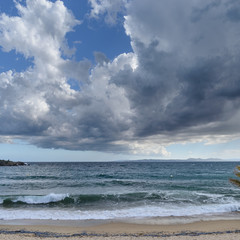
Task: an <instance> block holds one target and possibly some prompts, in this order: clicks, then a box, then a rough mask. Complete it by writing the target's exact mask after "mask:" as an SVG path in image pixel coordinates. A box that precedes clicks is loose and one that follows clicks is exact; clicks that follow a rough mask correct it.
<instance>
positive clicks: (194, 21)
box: [0, 0, 240, 156]
mask: <svg viewBox="0 0 240 240" xmlns="http://www.w3.org/2000/svg"><path fill="white" fill-rule="evenodd" d="M89 2H90V4H91V6H92V12H91V14H90V16H91V17H94V18H96V17H98V18H104V19H105V21H106V23H107V24H111V25H113V24H114V23H115V22H116V24H119V21H118V19H117V18H118V17H119V11H124V14H125V17H124V22H123V24H124V27H125V30H126V34H128V35H129V36H130V39H131V44H132V48H133V52H130V53H122V54H121V55H119V56H117V57H116V58H115V59H113V60H111V61H109V60H108V59H107V58H106V57H105V55H104V53H99V52H97V53H95V57H96V61H97V62H98V63H97V65H95V66H92V65H91V63H90V61H88V60H84V61H80V62H77V61H74V60H72V59H73V58H71V56H72V55H73V54H74V49H69V47H68V45H67V39H66V34H67V33H68V32H69V31H72V30H74V27H75V26H76V25H79V24H81V22H80V21H79V20H77V19H75V17H74V16H73V14H72V13H71V12H70V11H69V10H68V9H67V8H66V7H65V6H64V4H63V2H62V1H56V2H51V1H48V0H31V1H30V0H27V1H26V6H23V5H21V4H20V3H16V7H17V8H18V11H19V16H15V17H13V16H7V15H5V14H2V15H1V16H0V45H1V46H2V48H3V50H4V51H7V52H9V51H11V50H15V51H17V52H18V53H21V54H23V55H24V56H25V57H26V58H28V59H30V60H32V62H33V65H32V66H31V67H29V68H28V69H26V70H25V71H23V72H15V71H14V70H11V69H10V70H9V71H7V72H2V73H1V74H0V101H1V110H0V122H1V128H0V135H1V136H2V141H4V139H7V140H8V141H9V139H10V138H12V139H23V140H26V141H28V142H30V143H32V144H35V145H37V146H39V147H44V148H62V149H69V150H97V151H106V152H133V153H141V154H151V153H154V154H162V155H165V156H166V155H168V154H169V153H168V152H167V151H166V149H165V146H167V145H169V144H172V143H177V142H196V141H206V142H209V143H211V142H222V141H229V140H232V139H235V138H239V129H240V121H239V120H240V111H239V106H240V77H239V76H240V74H239V71H240V70H239V65H240V54H239V50H240V46H239V45H240V43H239V39H240V32H239V27H240V3H239V1H233V0H231V1H230V0H222V1H220V0H206V1H200V0H199V1H191V0H182V1H178V0H171V1H169V0H168V1H167V0H166V1H164V0H163V1H156V0H141V1H138V0H129V1H126V0H119V1H114V3H113V1H108V0H101V1H93V0H91V1H89ZM79 41H81V39H79ZM89 72H90V73H89ZM70 81H73V82H74V84H75V85H77V88H75V89H72V88H71V84H69V82H70Z"/></svg>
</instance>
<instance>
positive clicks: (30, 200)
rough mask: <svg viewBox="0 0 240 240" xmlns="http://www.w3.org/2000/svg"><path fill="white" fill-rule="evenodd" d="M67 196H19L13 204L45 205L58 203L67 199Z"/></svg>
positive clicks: (53, 194)
mask: <svg viewBox="0 0 240 240" xmlns="http://www.w3.org/2000/svg"><path fill="white" fill-rule="evenodd" d="M68 196H69V195H68V194H55V193H50V194H48V195H45V196H21V197H18V198H17V199H15V200H14V201H13V202H17V201H21V202H24V203H27V204H41V203H43V204H46V203H50V202H59V201H61V200H63V199H64V198H66V197H68Z"/></svg>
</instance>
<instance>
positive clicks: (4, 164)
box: [0, 160, 27, 166]
mask: <svg viewBox="0 0 240 240" xmlns="http://www.w3.org/2000/svg"><path fill="white" fill-rule="evenodd" d="M24 165H27V164H26V163H24V162H13V161H10V160H7V161H6V160H0V166H24Z"/></svg>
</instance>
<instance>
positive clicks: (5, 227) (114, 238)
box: [0, 220, 240, 240]
mask: <svg viewBox="0 0 240 240" xmlns="http://www.w3.org/2000/svg"><path fill="white" fill-rule="evenodd" d="M29 222H30V221H29ZM26 223H27V221H25V222H23V225H17V224H15V225H14V223H13V222H7V221H6V222H3V221H2V222H1V224H2V225H0V240H20V239H21V240H37V239H46V240H48V239H66V240H75V239H85V240H103V239H105V240H130V239H139V240H143V239H146V240H147V239H165V240H166V239H167V240H177V239H178V240H188V239H189V240H193V239H195V240H236V239H240V220H222V221H220V220H219V221H199V222H194V223H187V224H171V225H161V224H151V225H150V224H134V223H124V222H107V223H100V222H88V224H85V225H84V224H82V222H81V223H80V222H78V221H69V222H66V221H64V222H62V221H38V222H33V223H32V225H31V224H26Z"/></svg>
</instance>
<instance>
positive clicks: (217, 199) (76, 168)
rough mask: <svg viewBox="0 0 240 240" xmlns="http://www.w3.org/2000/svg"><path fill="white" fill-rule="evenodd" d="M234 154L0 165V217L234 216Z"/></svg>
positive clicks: (238, 191)
mask: <svg viewBox="0 0 240 240" xmlns="http://www.w3.org/2000/svg"><path fill="white" fill-rule="evenodd" d="M237 164H238V163H237V162H177V161H176V162H172V161H171V162H167V161H166V162H151V161H149V162H147V161H146V162H138V161H137V162H128V161H126V162H124V161H122V162H77V163H76V162H74V163H73V162H66V163H62V162H61V163H57V162H54V163H53V162H51V163H50V162H42V163H40V162H39V163H30V164H29V165H27V166H16V167H0V220H1V221H7V220H24V219H28V220H34V219H35V220H78V221H86V220H110V221H123V220H129V221H135V222H137V221H140V222H141V221H149V222H151V221H152V222H153V223H156V221H160V222H162V223H163V222H164V221H165V222H166V223H169V221H174V222H177V221H180V222H183V221H189V222H191V221H195V220H204V219H226V218H227V219H229V218H231V219H240V213H239V211H240V188H238V187H236V186H234V185H232V184H231V183H230V182H229V178H231V177H235V175H234V173H233V172H234V168H235V167H236V165H237Z"/></svg>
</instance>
